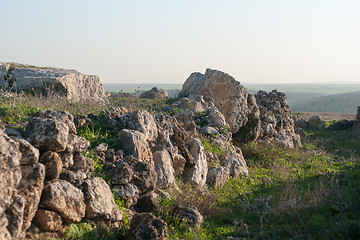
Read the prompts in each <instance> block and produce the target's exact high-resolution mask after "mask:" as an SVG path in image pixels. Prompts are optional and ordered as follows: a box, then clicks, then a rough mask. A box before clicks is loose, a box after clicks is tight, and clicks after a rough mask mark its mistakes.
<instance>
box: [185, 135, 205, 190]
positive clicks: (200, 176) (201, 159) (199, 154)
mask: <svg viewBox="0 0 360 240" xmlns="http://www.w3.org/2000/svg"><path fill="white" fill-rule="evenodd" d="M186 145H187V147H188V148H189V151H190V153H191V155H192V156H193V157H194V161H195V164H194V166H191V167H189V166H186V167H185V169H184V179H185V180H186V181H188V182H190V183H193V184H195V185H198V186H200V187H201V186H204V185H205V183H206V176H207V171H208V166H207V162H206V155H205V149H204V145H203V144H202V142H201V141H200V140H199V139H197V138H193V139H191V140H189V141H188V142H187V143H186Z"/></svg>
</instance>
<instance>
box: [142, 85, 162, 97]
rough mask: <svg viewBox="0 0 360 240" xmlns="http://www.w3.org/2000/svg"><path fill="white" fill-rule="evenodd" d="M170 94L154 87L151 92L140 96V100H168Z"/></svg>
mask: <svg viewBox="0 0 360 240" xmlns="http://www.w3.org/2000/svg"><path fill="white" fill-rule="evenodd" d="M168 97H169V96H168V93H167V92H166V91H165V90H164V89H161V88H157V87H153V88H152V89H150V90H149V91H146V92H143V93H142V94H141V95H140V98H149V99H166V98H168Z"/></svg>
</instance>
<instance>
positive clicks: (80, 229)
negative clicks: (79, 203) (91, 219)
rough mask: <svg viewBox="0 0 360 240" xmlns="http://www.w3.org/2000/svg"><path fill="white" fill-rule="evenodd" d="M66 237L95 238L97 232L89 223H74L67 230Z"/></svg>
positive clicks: (83, 239) (77, 238)
mask: <svg viewBox="0 0 360 240" xmlns="http://www.w3.org/2000/svg"><path fill="white" fill-rule="evenodd" d="M64 237H65V238H66V239H70V240H72V239H74V240H75V239H76V240H91V239H94V240H95V239H96V233H95V231H94V229H93V227H92V226H91V225H90V224H89V223H85V222H82V223H73V224H70V225H69V226H68V227H67V229H66V230H65V232H64Z"/></svg>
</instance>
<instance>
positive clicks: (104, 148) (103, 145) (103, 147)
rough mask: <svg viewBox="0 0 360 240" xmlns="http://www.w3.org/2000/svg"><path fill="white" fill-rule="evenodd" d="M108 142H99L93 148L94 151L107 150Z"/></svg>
mask: <svg viewBox="0 0 360 240" xmlns="http://www.w3.org/2000/svg"><path fill="white" fill-rule="evenodd" d="M108 146H109V145H108V144H107V143H100V144H99V145H97V146H96V147H95V148H94V151H96V152H106V151H107V150H108Z"/></svg>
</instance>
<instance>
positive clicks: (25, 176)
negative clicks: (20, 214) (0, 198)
mask: <svg viewBox="0 0 360 240" xmlns="http://www.w3.org/2000/svg"><path fill="white" fill-rule="evenodd" d="M21 174H22V179H21V181H20V184H19V186H18V190H19V195H20V196H22V197H23V198H24V200H25V208H24V218H23V230H24V231H26V230H27V229H28V228H29V227H30V225H31V221H32V219H33V218H34V216H35V213H36V210H37V208H38V205H39V202H40V198H41V193H42V191H43V188H44V180H45V166H44V165H43V164H41V163H38V164H36V165H34V166H32V165H21Z"/></svg>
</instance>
